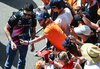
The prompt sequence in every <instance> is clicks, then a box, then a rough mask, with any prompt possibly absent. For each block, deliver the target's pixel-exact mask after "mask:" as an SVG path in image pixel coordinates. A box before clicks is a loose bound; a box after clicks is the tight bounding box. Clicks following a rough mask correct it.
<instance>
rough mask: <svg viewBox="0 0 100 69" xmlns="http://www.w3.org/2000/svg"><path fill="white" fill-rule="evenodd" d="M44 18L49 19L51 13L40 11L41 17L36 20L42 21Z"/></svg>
mask: <svg viewBox="0 0 100 69" xmlns="http://www.w3.org/2000/svg"><path fill="white" fill-rule="evenodd" d="M43 18H49V13H48V12H47V11H45V10H44V11H40V12H39V15H38V16H37V17H36V18H35V19H36V20H42V19H43Z"/></svg>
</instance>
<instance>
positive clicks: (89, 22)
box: [82, 16, 99, 30]
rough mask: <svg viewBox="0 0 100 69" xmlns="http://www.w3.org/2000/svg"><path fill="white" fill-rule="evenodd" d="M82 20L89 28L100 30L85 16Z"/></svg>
mask: <svg viewBox="0 0 100 69" xmlns="http://www.w3.org/2000/svg"><path fill="white" fill-rule="evenodd" d="M82 20H83V21H84V23H85V24H87V25H88V26H89V27H91V28H93V29H96V30H97V29H98V28H99V26H98V25H97V24H95V23H93V22H91V21H90V20H89V19H87V18H86V17H85V16H83V17H82Z"/></svg>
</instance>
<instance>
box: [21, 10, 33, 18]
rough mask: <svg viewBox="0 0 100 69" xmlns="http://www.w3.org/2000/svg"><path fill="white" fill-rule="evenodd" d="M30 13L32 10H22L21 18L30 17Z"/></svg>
mask: <svg viewBox="0 0 100 69" xmlns="http://www.w3.org/2000/svg"><path fill="white" fill-rule="evenodd" d="M31 15H32V11H26V10H23V18H25V19H28V18H29V17H31Z"/></svg>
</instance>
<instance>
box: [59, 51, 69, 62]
mask: <svg viewBox="0 0 100 69" xmlns="http://www.w3.org/2000/svg"><path fill="white" fill-rule="evenodd" d="M67 57H68V56H67V52H65V51H62V52H60V53H59V54H58V58H59V59H60V60H63V61H64V62H67V61H68V58H67Z"/></svg>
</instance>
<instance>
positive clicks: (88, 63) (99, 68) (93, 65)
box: [84, 61, 100, 69]
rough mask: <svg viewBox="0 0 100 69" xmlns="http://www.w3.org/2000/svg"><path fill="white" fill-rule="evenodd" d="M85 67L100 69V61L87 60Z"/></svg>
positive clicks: (85, 68) (87, 68)
mask: <svg viewBox="0 0 100 69" xmlns="http://www.w3.org/2000/svg"><path fill="white" fill-rule="evenodd" d="M84 69H100V62H99V63H90V62H89V61H86V62H85V65H84Z"/></svg>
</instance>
